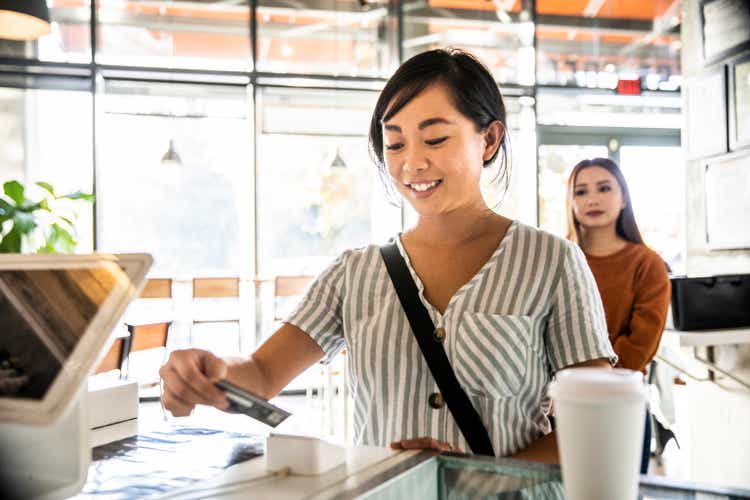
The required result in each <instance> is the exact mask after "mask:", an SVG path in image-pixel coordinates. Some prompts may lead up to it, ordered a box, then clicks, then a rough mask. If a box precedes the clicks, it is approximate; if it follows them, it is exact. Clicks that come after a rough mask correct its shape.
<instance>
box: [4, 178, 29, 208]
mask: <svg viewBox="0 0 750 500" xmlns="http://www.w3.org/2000/svg"><path fill="white" fill-rule="evenodd" d="M3 190H4V191H5V194H6V195H8V197H9V198H10V199H11V200H13V201H15V202H16V205H20V204H22V203H23V201H24V199H25V197H24V194H23V192H24V187H23V186H22V185H21V183H20V182H18V181H8V182H6V183H5V184H3Z"/></svg>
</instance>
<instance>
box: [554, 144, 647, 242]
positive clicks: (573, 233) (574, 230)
mask: <svg viewBox="0 0 750 500" xmlns="http://www.w3.org/2000/svg"><path fill="white" fill-rule="evenodd" d="M589 167H601V168H604V169H606V170H607V171H608V172H609V173H610V174H612V175H613V176H614V178H615V179H617V183H618V184H619V185H620V191H621V192H622V200H623V202H624V203H625V207H624V208H623V209H622V210H620V215H618V216H617V223H616V224H615V232H616V233H617V236H619V237H620V238H623V239H624V240H627V241H630V242H632V243H640V244H643V237H642V236H641V232H640V231H639V230H638V224H636V222H635V215H633V203H632V202H631V201H630V191H628V184H627V183H626V182H625V177H624V176H623V175H622V171H621V170H620V167H618V166H617V163H615V162H613V161H612V160H610V159H608V158H592V159H591V160H582V161H580V162H578V164H577V165H576V166H575V167H573V171H572V172H571V173H570V177H568V194H567V196H566V197H565V210H566V212H567V214H568V234H567V238H568V239H569V240H570V241H573V242H575V243H577V244H578V245H580V244H581V224H580V222H578V221H577V220H576V217H575V215H574V214H573V195H574V191H575V190H574V187H575V183H576V177H578V172H580V171H581V170H583V169H584V168H589Z"/></svg>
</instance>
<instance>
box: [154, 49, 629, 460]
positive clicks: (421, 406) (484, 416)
mask: <svg viewBox="0 0 750 500" xmlns="http://www.w3.org/2000/svg"><path fill="white" fill-rule="evenodd" d="M505 123H506V116H505V106H504V103H503V99H502V97H501V95H500V92H499V91H498V87H497V85H496V84H495V81H494V80H493V78H492V76H491V74H490V73H489V71H488V70H487V69H486V68H485V67H484V66H483V65H482V64H481V63H480V62H478V61H477V60H476V59H475V58H474V57H473V56H471V55H470V54H467V53H465V52H462V51H458V50H433V51H429V52H425V53H422V54H419V55H417V56H415V57H413V58H412V59H410V60H408V61H407V62H405V63H404V64H403V65H402V66H401V67H400V68H399V69H398V71H396V73H395V74H394V75H393V77H392V78H391V79H390V80H389V81H388V83H387V84H386V86H385V88H384V89H383V92H382V93H381V95H380V98H379V100H378V102H377V104H376V107H375V110H374V113H373V117H372V122H371V128H370V143H371V150H372V154H373V157H374V160H375V163H376V164H377V167H378V168H379V169H380V172H381V174H382V175H383V176H384V177H385V178H386V179H388V182H390V183H392V184H391V186H392V187H393V188H395V190H396V191H397V192H398V193H399V194H400V196H401V197H402V198H403V199H405V200H406V202H407V203H409V204H410V205H411V206H412V207H413V208H414V209H415V211H416V212H417V213H418V216H419V217H418V221H417V222H416V224H415V226H414V227H412V228H410V229H408V230H407V231H405V232H404V233H402V234H399V235H397V236H396V238H395V242H396V244H397V245H398V251H399V252H400V254H401V255H402V256H403V258H404V260H405V261H406V264H407V266H408V269H409V273H410V274H411V276H412V278H413V279H414V281H415V283H416V285H417V288H418V290H419V298H420V300H421V302H422V303H423V305H424V306H425V308H426V309H427V311H428V313H429V316H430V318H431V319H432V322H433V323H434V325H435V326H436V327H437V328H438V329H441V341H442V342H443V346H444V349H445V351H446V353H447V356H448V359H449V360H450V363H451V365H452V367H453V370H454V371H455V374H456V378H457V379H458V381H459V382H460V384H461V386H462V387H463V389H464V390H465V392H466V393H467V394H468V396H469V399H470V401H471V403H472V405H473V406H474V408H475V409H476V411H477V412H478V413H479V415H480V417H481V420H482V422H483V423H484V425H485V427H486V429H487V431H488V434H489V436H490V440H491V442H492V448H493V450H494V452H495V453H496V454H497V455H503V456H507V455H514V456H516V457H519V458H527V459H535V460H541V461H547V462H556V461H557V450H556V446H555V439H554V436H553V434H552V433H550V425H549V420H548V418H547V415H546V414H545V411H544V405H543V400H544V399H545V395H546V390H547V386H548V383H549V382H550V379H551V377H552V376H553V374H554V373H555V372H556V371H557V370H560V369H563V368H565V367H569V366H581V365H589V366H590V365H597V366H609V365H610V363H611V362H613V361H614V360H615V356H614V352H613V351H612V347H611V345H610V344H609V341H608V340H607V336H606V324H605V319H604V312H603V309H602V306H601V301H600V299H599V295H598V293H597V292H596V284H595V282H594V280H593V277H592V275H591V273H590V271H589V270H588V267H587V266H586V261H585V259H584V256H583V254H582V253H581V251H580V249H578V247H577V246H576V245H573V244H571V243H569V242H567V241H565V240H563V239H559V238H555V237H553V236H550V235H548V234H546V233H543V232H541V231H538V230H536V229H534V228H531V227H528V226H524V225H523V224H520V223H518V222H516V221H511V220H509V219H507V218H505V217H503V216H501V215H497V214H496V213H494V212H493V211H492V210H491V209H490V208H489V207H488V206H487V204H486V203H485V201H484V199H483V197H482V194H481V191H480V178H481V177H482V173H483V171H485V169H488V171H489V172H491V168H492V166H493V165H494V164H495V161H496V158H497V157H498V156H499V152H500V151H502V155H500V156H503V157H505V150H506V144H507V142H506V141H507V135H506V129H505ZM504 160H506V159H505V158H504ZM506 170H507V160H506V161H502V162H501V164H500V174H499V177H500V178H502V177H503V174H505V173H507V172H506ZM496 177H497V176H496ZM343 347H346V348H347V350H348V353H349V356H348V362H349V366H350V370H349V371H350V379H349V380H348V383H349V385H350V389H351V394H352V395H353V399H354V427H355V429H354V432H355V439H354V441H355V444H362V445H375V446H388V445H391V446H393V447H395V448H436V449H442V450H448V449H457V450H464V451H470V450H469V448H468V447H467V443H466V440H465V439H464V436H463V435H462V434H461V432H460V430H459V428H458V426H457V424H456V422H455V421H454V419H453V416H452V414H451V413H450V411H449V409H448V408H447V407H446V406H445V405H444V404H440V403H441V401H440V399H441V398H440V397H439V396H440V395H439V393H438V388H437V385H436V383H435V381H434V379H433V377H432V375H431V373H430V371H429V369H428V366H427V363H426V362H425V359H424V357H423V356H422V353H421V352H420V349H419V347H418V345H417V342H416V339H415V338H414V335H413V334H412V332H411V329H410V327H409V323H408V322H407V318H406V315H405V313H404V310H403V308H402V306H401V303H400V302H399V298H398V296H397V294H396V291H395V289H394V286H393V284H392V282H391V280H390V278H389V275H388V273H387V270H386V267H385V264H384V262H383V260H382V258H381V254H380V251H379V247H378V246H375V245H370V246H367V247H364V248H360V249H354V250H349V251H346V252H344V253H343V254H342V255H341V256H339V257H338V258H337V259H336V260H335V261H334V262H333V263H332V264H331V265H330V266H329V267H328V269H326V270H325V271H324V272H323V273H322V274H321V275H320V276H318V278H317V279H316V280H315V282H314V283H313V284H312V285H311V287H310V289H309V290H308V292H307V294H306V296H305V298H304V299H303V300H302V302H301V303H300V305H299V306H298V308H297V309H296V311H295V312H293V313H292V314H291V316H290V317H289V318H288V319H287V321H286V323H284V325H283V326H282V327H280V328H279V330H278V331H277V332H276V333H274V334H273V336H272V337H271V338H270V339H269V340H268V341H267V342H266V343H264V344H263V345H262V346H261V347H260V348H259V349H258V350H257V351H256V352H255V353H254V354H253V355H252V356H251V357H250V358H249V359H247V360H246V361H243V362H240V363H235V364H231V365H229V366H228V365H227V364H226V363H225V362H224V361H223V360H221V359H219V358H217V357H215V356H213V355H212V354H211V353H209V352H205V351H200V350H185V351H178V352H174V353H172V355H171V356H170V359H169V361H168V362H167V364H166V365H164V366H163V367H162V369H161V376H162V379H163V382H164V392H163V397H162V401H163V404H164V406H165V408H167V409H168V410H170V411H171V412H172V413H173V414H174V415H187V414H188V413H190V411H191V410H192V408H193V407H194V405H196V404H211V405H214V406H216V407H218V408H225V407H226V406H227V401H226V400H225V398H224V396H223V395H222V393H221V392H220V391H218V390H217V389H216V388H215V387H214V385H213V383H212V382H213V381H215V380H217V379H220V378H226V379H228V380H229V381H230V382H233V383H235V384H237V385H239V386H242V387H244V388H246V389H247V390H248V391H250V392H252V393H255V394H257V395H259V396H261V397H263V398H266V399H268V398H271V397H273V396H274V395H276V394H277V393H278V392H279V391H280V390H281V389H282V388H283V387H284V386H285V385H286V384H287V383H288V382H289V381H291V380H292V379H293V378H294V377H295V376H297V375H298V374H299V373H301V372H302V371H303V370H304V369H305V368H307V367H308V366H310V365H311V364H313V363H315V362H317V361H320V360H321V359H323V362H327V361H328V360H330V359H331V358H332V357H333V356H334V355H335V354H336V353H337V352H338V351H339V350H340V349H342V348H343ZM436 396H437V397H436Z"/></svg>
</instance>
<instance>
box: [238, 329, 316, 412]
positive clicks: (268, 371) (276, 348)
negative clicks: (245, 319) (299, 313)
mask: <svg viewBox="0 0 750 500" xmlns="http://www.w3.org/2000/svg"><path fill="white" fill-rule="evenodd" d="M323 355H324V353H323V350H322V349H321V348H320V346H319V345H318V344H317V343H316V342H315V341H314V340H313V339H312V338H311V337H310V336H309V335H307V334H306V333H305V332H303V331H302V330H300V329H299V328H297V327H296V326H294V325H292V324H289V323H284V324H283V325H282V326H281V328H279V329H278V330H276V332H275V333H274V334H273V335H272V336H271V337H270V338H269V339H268V340H267V341H266V342H265V343H263V345H261V346H260V347H259V348H258V350H257V351H255V352H254V353H253V354H252V355H251V356H250V358H249V359H247V360H244V361H241V362H239V363H233V364H230V365H229V368H228V372H227V377H226V378H227V380H229V381H230V382H232V383H233V384H235V385H238V386H240V387H243V388H245V389H246V390H248V391H249V392H252V393H253V394H255V395H257V396H260V397H262V398H263V399H271V398H272V397H274V396H276V395H277V394H278V393H279V392H280V391H281V390H282V389H283V388H284V387H286V385H287V384H288V383H289V382H291V381H292V379H294V377H296V376H297V375H299V374H300V373H302V372H303V371H304V370H305V369H307V368H308V367H310V366H311V365H312V364H313V363H316V362H317V361H320V359H321V358H322V357H323Z"/></svg>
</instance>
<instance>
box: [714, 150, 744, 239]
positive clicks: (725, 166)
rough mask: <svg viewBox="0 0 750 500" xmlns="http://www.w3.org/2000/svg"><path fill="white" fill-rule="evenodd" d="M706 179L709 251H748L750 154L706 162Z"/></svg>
mask: <svg viewBox="0 0 750 500" xmlns="http://www.w3.org/2000/svg"><path fill="white" fill-rule="evenodd" d="M705 175H706V177H705V186H706V240H707V242H708V247H709V248H710V249H712V250H724V249H734V248H750V223H748V217H749V214H750V154H749V155H745V156H742V157H736V158H731V159H728V160H722V161H716V162H709V163H708V164H707V165H706V174H705Z"/></svg>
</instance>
